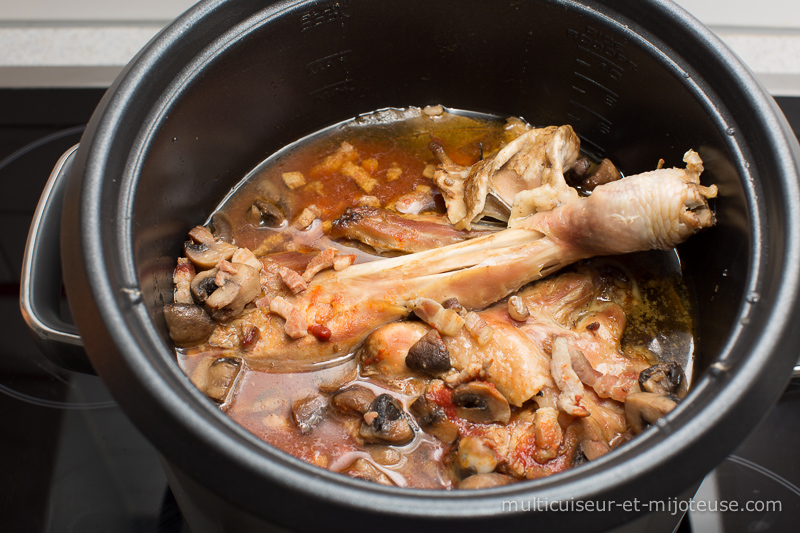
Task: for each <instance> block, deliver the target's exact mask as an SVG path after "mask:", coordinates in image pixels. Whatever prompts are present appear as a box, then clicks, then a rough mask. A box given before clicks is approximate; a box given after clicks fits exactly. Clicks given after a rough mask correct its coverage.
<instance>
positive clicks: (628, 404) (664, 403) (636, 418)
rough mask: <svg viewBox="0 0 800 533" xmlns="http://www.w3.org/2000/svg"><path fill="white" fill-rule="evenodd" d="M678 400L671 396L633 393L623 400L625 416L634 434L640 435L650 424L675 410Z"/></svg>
mask: <svg viewBox="0 0 800 533" xmlns="http://www.w3.org/2000/svg"><path fill="white" fill-rule="evenodd" d="M678 402H680V400H679V399H678V398H677V397H676V396H674V395H672V394H655V393H652V392H634V393H631V394H628V396H627V398H625V415H626V416H627V418H628V423H629V424H630V425H631V428H632V429H633V431H634V432H635V433H641V432H642V431H643V430H644V429H646V428H647V427H648V426H650V424H655V423H656V421H657V420H658V419H659V418H661V417H662V416H665V415H666V414H667V413H669V412H670V411H672V410H673V409H675V407H676V406H677V405H678Z"/></svg>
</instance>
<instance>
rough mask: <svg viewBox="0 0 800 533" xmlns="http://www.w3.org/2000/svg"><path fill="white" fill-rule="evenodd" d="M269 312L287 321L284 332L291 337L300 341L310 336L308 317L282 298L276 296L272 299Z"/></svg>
mask: <svg viewBox="0 0 800 533" xmlns="http://www.w3.org/2000/svg"><path fill="white" fill-rule="evenodd" d="M269 310H270V311H271V312H273V313H275V314H276V315H278V316H280V317H282V318H283V319H284V320H286V324H285V325H284V331H286V334H287V335H289V337H291V338H293V339H300V338H302V337H305V336H306V335H308V322H306V317H305V316H303V313H301V312H300V311H299V310H298V309H297V308H295V306H293V305H292V304H290V303H289V302H288V301H286V299H285V298H283V297H282V296H276V297H275V298H273V299H272V301H271V302H270V303H269Z"/></svg>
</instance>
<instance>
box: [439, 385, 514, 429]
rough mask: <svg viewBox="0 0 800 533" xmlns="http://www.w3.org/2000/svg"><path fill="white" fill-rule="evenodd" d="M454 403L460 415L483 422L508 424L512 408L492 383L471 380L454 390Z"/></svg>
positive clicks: (472, 420)
mask: <svg viewBox="0 0 800 533" xmlns="http://www.w3.org/2000/svg"><path fill="white" fill-rule="evenodd" d="M452 401H453V404H455V406H456V408H457V409H456V413H457V414H458V416H459V417H461V418H463V419H465V420H469V421H470V422H477V423H481V424H490V423H492V422H501V423H503V424H508V420H509V418H510V417H511V408H510V407H509V405H508V400H506V399H505V397H504V396H503V395H502V394H501V393H500V391H498V390H497V388H495V386H494V385H493V384H491V383H487V382H485V381H471V382H469V383H464V384H463V385H459V386H458V387H456V389H455V390H454V391H453V397H452Z"/></svg>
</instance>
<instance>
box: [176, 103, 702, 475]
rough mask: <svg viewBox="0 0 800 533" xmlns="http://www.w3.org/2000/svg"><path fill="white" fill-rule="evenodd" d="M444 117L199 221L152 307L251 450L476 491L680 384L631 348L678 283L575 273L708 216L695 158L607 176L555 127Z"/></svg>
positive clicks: (642, 413)
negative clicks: (158, 308) (448, 128)
mask: <svg viewBox="0 0 800 533" xmlns="http://www.w3.org/2000/svg"><path fill="white" fill-rule="evenodd" d="M434 111H435V112H434ZM411 114H412V115H413V113H411ZM446 117H447V113H446V112H444V110H443V109H439V110H438V111H437V110H435V109H430V110H426V111H425V112H422V113H421V114H419V115H417V116H416V118H413V119H412V120H411V124H412V126H413V128H414V129H412V130H411V131H409V130H403V131H404V133H403V136H402V137H403V139H404V140H402V141H396V140H395V139H392V140H391V141H390V142H389V144H381V141H380V139H378V138H379V137H380V136H381V135H383V133H380V132H379V133H378V134H377V137H375V138H372V137H365V138H364V139H366V140H364V139H360V138H358V137H357V136H355V137H352V138H351V137H339V138H337V139H336V140H335V142H330V143H328V144H326V145H324V149H323V150H322V151H321V152H320V151H318V150H317V149H315V151H314V152H308V153H307V154H308V155H303V156H298V158H297V159H295V160H292V159H291V158H289V159H288V161H294V163H291V164H288V165H287V164H286V161H287V160H282V162H281V163H280V164H279V165H278V167H277V168H278V171H277V173H276V174H274V176H275V177H270V179H269V180H265V181H264V182H263V183H258V182H257V183H255V185H254V188H251V193H248V195H243V200H244V201H243V202H242V203H241V204H240V206H239V207H235V206H236V204H234V208H233V209H232V210H228V211H223V212H221V213H218V214H217V215H216V216H215V217H214V219H213V221H214V222H213V225H214V228H215V230H214V232H213V234H212V233H211V232H210V231H209V230H208V229H207V228H205V227H202V226H198V227H196V228H194V229H193V230H192V231H191V232H190V234H189V235H190V239H191V240H190V241H188V242H187V243H186V245H185V255H186V258H185V259H184V258H181V260H179V263H178V266H177V268H176V270H175V272H174V276H173V281H174V284H175V293H174V299H175V303H172V304H168V305H167V306H165V313H164V314H165V319H166V322H167V324H168V327H169V329H170V334H171V336H172V337H173V340H174V342H175V344H176V346H179V347H180V348H181V352H180V357H179V360H181V365H182V367H183V368H184V370H185V371H186V373H187V375H189V376H190V377H191V379H192V381H193V382H194V383H195V384H196V385H197V386H198V387H199V388H200V389H201V390H204V391H205V393H206V395H207V396H209V397H210V398H212V399H213V400H214V401H215V402H217V403H218V404H219V406H220V408H222V409H223V410H225V411H226V412H227V413H228V414H229V415H230V416H231V417H232V418H233V419H234V420H236V421H238V422H240V423H242V424H243V425H244V426H245V427H246V428H247V429H249V430H250V431H252V432H253V433H255V434H257V435H259V436H260V437H261V438H263V439H264V440H266V441H267V442H270V443H272V444H274V445H276V446H278V447H279V448H281V449H283V450H285V451H288V452H289V453H292V454H293V455H295V456H297V457H300V458H302V459H304V460H306V461H309V462H311V463H312V464H315V465H318V466H321V467H324V468H329V469H331V470H334V471H339V472H342V473H344V474H346V475H350V476H352V477H358V478H362V479H366V480H369V481H373V482H378V483H384V484H388V485H397V486H401V487H402V486H415V487H420V488H423V487H428V488H435V487H439V488H441V487H448V488H453V487H463V488H480V487H491V486H496V485H502V484H506V483H509V482H512V481H513V480H518V479H525V478H527V479H531V478H537V477H542V476H546V475H551V474H554V473H557V472H561V471H563V470H565V469H567V468H571V467H572V466H575V465H579V464H581V463H582V462H584V461H586V460H594V459H595V458H597V457H599V456H601V455H603V454H605V453H608V452H609V451H610V450H612V449H614V448H615V447H616V446H618V445H619V444H620V443H621V442H624V441H625V440H627V439H629V438H632V437H633V436H634V435H635V434H637V433H639V432H641V431H644V430H646V429H647V427H648V426H649V425H650V424H654V423H655V422H656V421H657V420H658V419H659V418H660V417H662V416H665V415H666V414H667V413H668V412H669V411H670V410H671V409H672V408H674V407H675V406H676V405H677V404H678V403H679V402H680V401H681V398H683V397H684V396H685V394H686V386H687V382H686V380H685V377H684V376H683V375H682V373H681V367H680V366H678V365H676V364H675V363H670V364H666V363H657V364H655V365H654V364H653V363H655V362H657V361H658V359H659V358H658V357H657V356H656V355H655V353H656V352H655V350H654V351H653V352H651V351H650V350H651V348H650V345H649V344H646V343H649V342H650V341H651V340H652V335H650V334H649V333H648V332H649V331H652V330H651V329H650V328H651V323H650V322H647V321H648V318H647V313H650V312H651V311H652V312H653V313H654V314H655V313H657V312H660V311H661V310H662V307H658V306H657V307H650V305H651V304H650V303H646V302H647V301H652V300H650V298H652V296H651V293H650V292H648V291H653V290H663V291H665V294H666V291H668V290H671V291H673V292H672V293H670V294H675V297H676V298H678V295H677V293H675V290H676V289H677V288H678V285H679V283H676V282H675V281H674V280H672V281H667V280H662V281H659V282H658V283H663V289H653V285H648V283H649V282H648V281H647V278H646V277H645V278H644V279H642V278H640V277H639V275H640V274H641V273H640V272H639V273H633V271H628V270H627V267H626V266H624V263H625V261H623V262H622V263H620V262H619V261H617V260H607V259H593V260H590V261H584V262H582V261H583V260H584V259H589V258H592V257H595V256H605V255H618V254H627V253H629V252H637V251H645V250H651V249H659V250H670V249H672V248H673V247H674V246H676V245H677V244H679V243H681V242H683V241H684V240H685V239H687V238H688V237H689V236H691V235H692V234H693V233H695V232H697V231H699V230H701V229H703V228H706V227H709V226H711V225H713V224H714V216H713V212H712V210H711V209H710V207H709V205H708V199H710V198H714V197H715V196H716V194H717V190H716V187H715V186H713V185H712V186H708V187H706V186H702V185H700V182H699V177H700V174H701V173H702V172H703V162H702V160H701V159H700V157H699V155H698V154H697V153H695V152H694V151H691V150H690V151H688V152H687V153H686V154H685V156H684V161H685V163H686V167H685V168H682V169H681V168H670V169H664V168H661V166H662V165H661V164H659V168H658V169H657V170H655V171H652V172H645V173H643V174H639V175H635V176H631V177H628V178H621V174H620V173H619V172H617V171H616V169H615V167H614V166H613V164H612V163H611V162H610V161H604V162H603V163H601V164H599V165H598V164H596V163H591V162H590V161H589V160H588V159H587V158H586V157H581V156H580V153H579V140H578V137H577V136H576V134H575V133H574V131H573V130H572V128H571V127H569V126H561V127H555V126H553V127H547V128H537V129H534V128H531V127H530V126H528V125H527V124H525V123H524V122H523V121H521V120H513V119H510V120H508V121H507V123H506V124H505V126H504V127H502V128H500V127H497V125H495V126H492V127H493V128H494V129H492V130H491V132H490V133H486V132H485V130H482V129H480V128H478V127H476V126H475V123H474V122H473V121H472V120H471V119H464V118H463V117H462V118H461V119H459V121H457V122H456V123H455V124H456V125H455V127H454V130H453V132H454V133H453V134H452V135H453V136H452V137H447V136H442V137H440V136H439V135H438V134H437V133H435V131H443V130H436V127H435V126H434V125H435V124H438V123H439V121H442V120H445V119H446ZM367 122H369V120H367ZM378 122H381V121H378ZM419 128H421V129H419ZM428 128H431V129H428ZM379 129H380V128H379ZM376 139H378V140H376ZM395 142H400V143H401V144H402V143H408V144H409V145H413V146H414V147H415V148H413V149H409V148H407V147H404V148H403V149H402V150H395V148H396V145H395V144H394V143H395ZM371 143H372V144H371ZM404 146H405V145H404ZM426 147H428V148H429V149H430V151H432V152H433V154H434V156H435V158H436V159H438V161H439V165H438V167H434V165H432V164H431V163H430V161H431V156H430V153H427V152H426V153H425V154H422V155H420V151H424V150H427V149H428V148H426ZM403 150H407V151H403ZM411 154H415V155H411ZM484 156H485V157H484ZM579 157H581V158H580V159H579ZM662 163H663V162H662ZM295 164H296V165H297V166H295ZM434 168H435V170H434ZM287 170H288V172H287ZM565 173H567V176H568V178H569V180H570V181H569V183H573V184H576V187H578V189H579V190H580V191H581V192H580V194H579V192H578V190H576V189H573V188H572V187H570V186H569V184H568V182H567V180H566V179H565ZM434 185H435V187H436V188H434ZM341 188H343V189H341ZM345 190H346V191H348V192H347V193H346V194H344V193H342V194H340V193H339V191H345ZM281 191H283V192H281ZM333 191H335V192H333ZM331 193H332V194H331ZM439 195H441V196H442V198H443V199H444V201H445V205H446V212H445V210H444V209H443V206H442V205H441V202H439V200H440V199H439ZM254 198H255V200H254ZM264 198H270V201H269V202H273V201H274V202H275V205H274V206H273V205H272V203H269V202H267V200H264ZM437 202H439V203H438V204H437ZM242 206H243V207H242ZM270 206H272V207H270ZM278 206H279V207H278ZM237 213H243V214H241V216H240V215H239V214H237ZM420 213H423V214H420ZM237 217H239V218H238V220H237ZM490 219H494V222H492V223H487V222H488V221H489V220H490ZM233 220H237V222H236V223H233V222H232V221H233ZM482 221H483V222H482ZM354 241H359V242H354ZM251 250H254V251H255V254H254V253H253V252H251ZM373 251H374V252H375V253H373ZM400 254H404V255H400ZM639 255H644V254H639ZM648 257H652V254H648ZM632 261H634V262H635V260H632ZM578 262H579V263H578ZM573 263H578V265H577V266H575V267H573V268H570V269H569V270H568V271H566V272H564V273H560V274H559V275H552V276H551V274H553V273H555V272H557V271H558V270H559V269H561V268H563V267H565V266H568V265H571V264H573ZM543 278H544V279H543ZM680 299H681V302H683V300H682V297H680ZM666 300H667V298H666V297H664V302H663V304H662V303H659V304H658V305H659V306H661V305H665V306H666V305H669V304H668V303H667V302H666ZM674 307H675V309H676V310H677V309H679V308H680V310H682V311H677V313H678V314H680V312H684V313H685V315H681V317H683V316H686V317H687V318H686V319H685V320H686V322H685V324H684V323H680V322H675V324H682V325H681V326H680V328H679V329H678V330H676V334H675V336H677V335H678V334H683V333H684V332H687V331H691V330H690V328H684V326H685V325H689V326H690V325H691V319H690V318H688V317H690V313H689V311H687V310H686V309H683V306H682V305H676V306H674ZM670 313H673V311H672V307H670ZM659 316H662V315H659ZM651 320H655V319H651ZM675 320H676V321H679V320H683V318H676V319H675ZM198 324H200V325H202V328H198V327H197V325H198ZM629 324H630V325H629ZM653 324H655V322H653ZM656 327H657V328H658V326H656ZM658 331H659V335H661V331H662V330H661V329H658ZM687 375H688V374H687Z"/></svg>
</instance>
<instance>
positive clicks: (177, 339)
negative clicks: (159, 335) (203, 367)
mask: <svg viewBox="0 0 800 533" xmlns="http://www.w3.org/2000/svg"><path fill="white" fill-rule="evenodd" d="M164 319H165V320H166V322H167V328H168V329H169V337H170V338H171V339H172V342H173V343H175V346H177V347H178V348H189V347H191V346H197V345H198V344H202V343H204V342H205V341H207V340H208V338H209V337H210V336H211V333H213V332H214V328H215V327H216V324H215V323H214V321H213V320H211V317H210V316H208V313H206V312H205V310H204V309H203V308H202V307H201V306H199V305H195V304H180V303H178V304H175V303H173V304H167V305H165V306H164Z"/></svg>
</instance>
